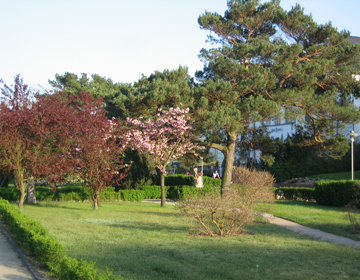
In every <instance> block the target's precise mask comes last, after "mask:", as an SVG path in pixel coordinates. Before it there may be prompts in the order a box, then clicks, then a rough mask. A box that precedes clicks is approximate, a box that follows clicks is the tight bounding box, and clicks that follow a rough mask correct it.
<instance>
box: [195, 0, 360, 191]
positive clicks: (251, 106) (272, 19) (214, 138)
mask: <svg viewBox="0 0 360 280" xmlns="http://www.w3.org/2000/svg"><path fill="white" fill-rule="evenodd" d="M279 4H280V1H276V0H273V1H267V2H260V1H258V0H246V1H240V0H235V1H228V9H227V10H226V11H225V13H224V15H223V16H222V15H220V14H218V13H211V12H208V11H206V12H205V13H204V14H202V15H201V16H200V17H199V18H198V22H199V24H200V28H202V29H204V30H207V31H209V32H210V35H209V36H208V41H209V42H210V43H214V44H215V45H216V46H215V47H213V48H210V49H202V50H201V52H200V58H201V59H202V61H203V62H204V68H203V70H202V71H198V72H197V73H196V78H197V79H198V81H199V82H200V84H201V86H199V87H197V88H196V90H195V95H194V96H195V97H194V99H195V101H196V102H194V107H195V109H196V111H198V112H199V113H198V114H194V115H195V116H196V117H197V118H198V121H197V123H198V127H199V129H203V131H202V133H203V134H204V136H205V138H206V142H207V144H206V146H207V147H212V148H215V149H218V150H220V151H221V152H222V153H223V154H224V155H225V158H226V159H227V161H226V162H225V167H224V169H225V172H224V175H223V187H228V186H229V185H230V184H231V173H232V168H233V157H234V153H233V149H234V148H235V142H236V141H237V139H238V136H239V135H241V137H242V139H252V136H254V135H253V132H254V129H255V128H254V125H253V124H254V123H256V122H259V121H268V120H271V119H273V118H280V119H281V118H282V117H283V112H282V109H283V108H286V110H287V112H286V115H287V118H290V119H293V120H296V119H297V120H299V121H301V122H302V120H303V119H304V116H308V117H309V119H310V120H311V125H310V126H308V127H306V133H309V135H311V139H307V141H306V142H304V143H303V145H306V146H309V147H312V148H313V149H316V150H317V151H318V152H319V153H320V154H322V155H323V154H327V155H328V154H333V155H335V156H341V155H343V153H344V152H345V151H346V150H347V149H348V145H346V141H345V139H344V137H341V136H335V137H334V135H335V134H336V129H337V128H338V125H339V121H341V122H343V123H345V124H349V123H353V122H356V121H357V120H358V119H359V116H360V114H359V111H358V110H357V109H356V107H355V106H354V105H353V103H352V102H349V98H348V95H349V94H350V93H354V94H359V93H360V92H359V84H358V83H357V82H356V81H355V79H354V78H353V76H352V75H353V74H357V73H358V72H359V71H360V69H359V66H355V62H356V61H357V59H358V58H359V54H360V45H357V46H351V44H350V43H349V42H348V41H347V38H348V37H349V35H350V33H349V32H346V31H341V32H339V31H337V29H336V28H335V27H333V26H332V25H331V23H327V24H325V25H323V24H321V25H319V24H317V23H316V22H314V21H313V19H312V17H311V16H308V15H305V14H304V10H303V9H302V8H301V7H300V6H299V5H296V6H294V7H292V9H291V10H290V11H284V10H283V9H282V8H281V7H280V5H279ZM285 38H286V39H285ZM337 69H340V72H338V71H337ZM333 73H337V74H336V75H333ZM339 92H341V94H340V95H339ZM339 97H340V98H339ZM339 99H341V101H340V100H339ZM204 130H205V131H204ZM253 140H254V141H253V143H252V142H251V143H250V142H249V143H246V144H247V146H248V147H252V145H254V147H255V148H256V146H257V145H259V144H260V143H261V142H262V140H266V139H261V138H259V137H258V138H256V136H254V137H253ZM250 141H251V140H250ZM264 156H266V157H265V158H264V159H266V160H267V162H268V163H269V164H271V163H273V162H274V158H273V157H271V156H270V155H269V154H268V155H265V154H264ZM278 162H279V161H278ZM275 163H276V162H275ZM290 164H291V165H293V163H292V162H291V163H290ZM275 168H276V169H281V167H279V166H275ZM278 177H280V176H278ZM284 177H286V176H282V178H284Z"/></svg>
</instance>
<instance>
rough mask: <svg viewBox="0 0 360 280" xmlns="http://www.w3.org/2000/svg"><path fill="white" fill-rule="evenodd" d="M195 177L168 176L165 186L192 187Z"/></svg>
mask: <svg viewBox="0 0 360 280" xmlns="http://www.w3.org/2000/svg"><path fill="white" fill-rule="evenodd" d="M193 180H194V176H192V175H183V174H177V175H168V176H165V186H178V185H192V184H193Z"/></svg>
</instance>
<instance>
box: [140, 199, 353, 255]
mask: <svg viewBox="0 0 360 280" xmlns="http://www.w3.org/2000/svg"><path fill="white" fill-rule="evenodd" d="M143 202H153V203H160V199H145V200H143ZM166 204H169V205H176V203H175V202H173V201H172V200H166ZM255 214H256V215H259V216H262V217H264V218H265V219H266V220H268V221H269V223H270V224H274V225H277V226H280V227H284V228H286V229H288V230H292V231H294V232H297V233H300V234H303V235H307V236H310V237H312V238H316V239H319V240H321V241H327V242H331V243H335V244H339V245H345V246H350V247H355V248H358V249H360V241H355V240H352V239H350V238H346V237H342V236H338V235H335V234H331V233H327V232H324V231H321V230H318V229H313V228H310V227H307V226H303V225H300V224H298V223H295V222H292V221H289V220H286V219H283V218H279V217H276V216H274V215H271V214H267V213H259V212H256V213H255Z"/></svg>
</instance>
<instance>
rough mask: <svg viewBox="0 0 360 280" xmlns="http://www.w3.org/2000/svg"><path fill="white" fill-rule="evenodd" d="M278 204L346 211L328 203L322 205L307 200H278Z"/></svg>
mask: <svg viewBox="0 0 360 280" xmlns="http://www.w3.org/2000/svg"><path fill="white" fill-rule="evenodd" d="M276 204H280V205H289V206H301V207H305V208H313V209H320V210H325V211H326V210H331V211H336V212H344V210H343V208H341V207H336V206H327V205H320V204H317V203H316V202H305V201H296V200H277V201H276Z"/></svg>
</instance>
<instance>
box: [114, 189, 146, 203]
mask: <svg viewBox="0 0 360 280" xmlns="http://www.w3.org/2000/svg"><path fill="white" fill-rule="evenodd" d="M119 193H120V194H121V198H122V200H124V201H131V202H134V201H142V200H143V199H144V193H143V191H140V190H121V191H119Z"/></svg>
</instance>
